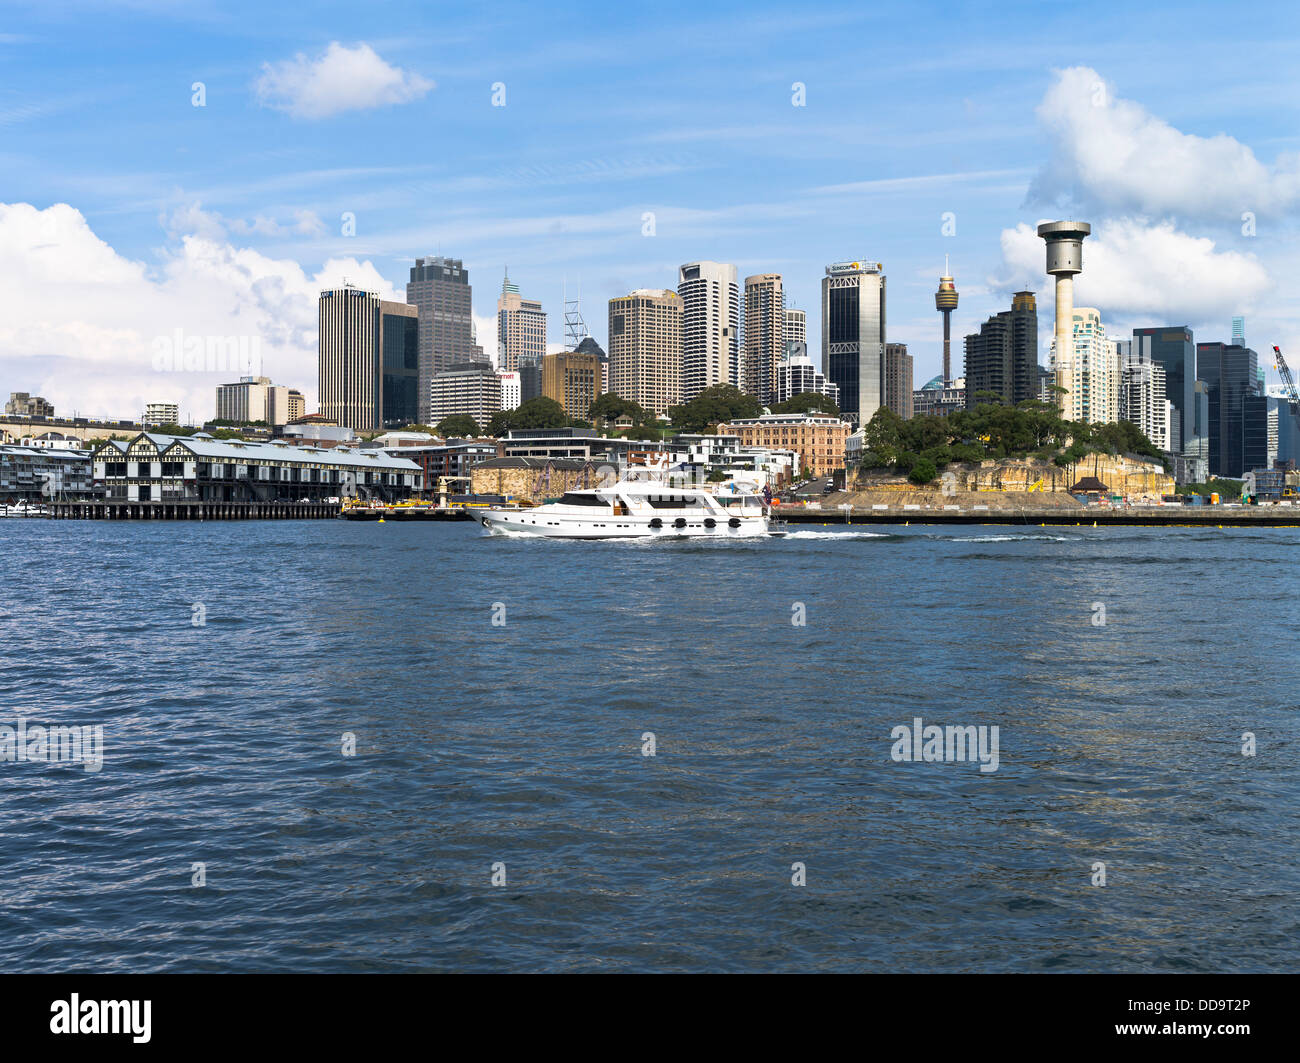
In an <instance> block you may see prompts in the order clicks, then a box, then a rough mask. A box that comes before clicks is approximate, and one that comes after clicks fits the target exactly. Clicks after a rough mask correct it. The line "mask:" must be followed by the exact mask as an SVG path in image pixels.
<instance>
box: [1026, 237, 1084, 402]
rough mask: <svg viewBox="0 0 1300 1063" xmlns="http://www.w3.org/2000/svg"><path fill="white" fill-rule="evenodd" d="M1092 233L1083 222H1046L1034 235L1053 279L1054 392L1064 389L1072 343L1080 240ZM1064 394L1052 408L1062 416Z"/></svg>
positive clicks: (1079, 267)
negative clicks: (1043, 247)
mask: <svg viewBox="0 0 1300 1063" xmlns="http://www.w3.org/2000/svg"><path fill="white" fill-rule="evenodd" d="M1091 232H1092V226H1091V225H1089V224H1088V223H1087V222H1086V221H1046V222H1043V224H1042V225H1040V226H1039V227H1038V235H1039V236H1041V237H1042V238H1043V239H1044V240H1045V241H1046V242H1047V272H1048V273H1049V274H1051V275H1052V276H1053V277H1055V278H1056V374H1055V377H1054V379H1055V381H1056V386H1057V387H1058V388H1064V387H1065V386H1066V385H1065V373H1064V371H1063V370H1062V368H1061V367H1062V365H1063V364H1064V361H1065V359H1067V358H1069V357H1070V349H1071V346H1072V345H1073V343H1074V329H1073V318H1074V275H1075V274H1076V273H1082V272H1083V239H1084V237H1085V236H1087V235H1088V234H1089V233H1091ZM1065 394H1066V393H1065V392H1064V391H1058V392H1057V393H1056V406H1057V409H1059V410H1060V411H1061V413H1062V415H1064V414H1065V409H1066V406H1065Z"/></svg>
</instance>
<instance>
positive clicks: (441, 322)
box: [406, 255, 482, 424]
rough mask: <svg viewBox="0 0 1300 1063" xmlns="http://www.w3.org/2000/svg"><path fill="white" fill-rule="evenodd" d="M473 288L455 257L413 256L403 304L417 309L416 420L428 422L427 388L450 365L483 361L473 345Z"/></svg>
mask: <svg viewBox="0 0 1300 1063" xmlns="http://www.w3.org/2000/svg"><path fill="white" fill-rule="evenodd" d="M472 297H473V290H472V289H471V287H470V283H469V270H467V269H466V268H465V265H464V263H463V262H461V260H460V259H458V258H444V257H443V256H442V255H430V256H427V257H425V258H417V259H416V260H415V265H414V266H412V267H411V276H410V280H409V281H408V282H407V285H406V301H407V303H409V304H410V305H412V306H414V307H415V308H416V310H417V318H418V324H417V328H418V333H417V335H418V354H417V369H416V371H417V384H416V396H417V403H418V407H419V408H418V409H417V411H416V414H417V416H416V418H415V419H416V420H417V421H419V422H420V423H425V424H427V423H428V419H429V408H428V402H429V385H430V383H431V381H432V380H433V374H434V373H436V372H439V371H440V370H442V369H444V368H446V367H447V366H449V365H453V364H456V365H459V364H462V363H465V362H474V361H481V360H482V348H480V347H478V345H477V344H476V343H475V342H474V313H473V306H472Z"/></svg>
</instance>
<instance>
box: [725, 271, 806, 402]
mask: <svg viewBox="0 0 1300 1063" xmlns="http://www.w3.org/2000/svg"><path fill="white" fill-rule="evenodd" d="M785 325H786V308H785V289H784V284H783V281H782V279H781V274H779V273H757V274H755V275H754V276H752V277H746V278H745V345H744V356H743V357H742V359H741V367H742V368H741V373H742V376H741V378H740V379H738V380H737V381H736V386H737V387H739V388H740V390H742V391H744V392H745V393H746V394H748V395H753V396H754V397H755V398H756V399H758V401H759V402H761V403H762V404H763V405H764V406H770V405H771V404H772V403H773V402H774V401H775V396H776V389H777V371H778V368H779V366H780V364H781V360H782V359H783V358H784V357H785V356H786V332H785ZM805 342H806V328H805Z"/></svg>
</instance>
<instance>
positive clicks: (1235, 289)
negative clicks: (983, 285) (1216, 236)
mask: <svg viewBox="0 0 1300 1063" xmlns="http://www.w3.org/2000/svg"><path fill="white" fill-rule="evenodd" d="M1035 228H1036V227H1034V226H1029V225H1025V224H1020V225H1017V226H1016V227H1015V228H1014V229H1004V230H1003V231H1002V257H1003V260H1004V263H1005V265H1004V270H1003V273H1002V275H1001V276H1000V277H999V278H997V280H996V283H997V285H998V286H999V287H1002V288H1004V289H1012V288H1018V287H1027V288H1030V289H1037V290H1038V291H1040V292H1043V291H1046V293H1047V295H1046V298H1044V299H1042V300H1041V301H1040V310H1041V309H1046V311H1047V315H1048V318H1049V319H1050V316H1051V299H1052V294H1051V288H1050V287H1048V285H1049V284H1050V278H1048V277H1047V275H1046V257H1047V256H1046V251H1045V249H1044V244H1043V241H1042V240H1041V239H1040V238H1039V237H1038V235H1037V233H1036V232H1035ZM1074 283H1075V289H1074V291H1075V295H1074V301H1075V304H1076V305H1078V306H1092V307H1097V308H1098V309H1099V310H1100V311H1101V314H1102V320H1103V321H1107V322H1108V323H1111V324H1114V323H1117V318H1118V317H1120V316H1127V317H1142V318H1158V319H1160V320H1161V321H1163V322H1164V323H1167V324H1182V323H1189V322H1203V321H1211V320H1218V321H1220V322H1223V323H1226V322H1227V321H1228V319H1229V318H1230V317H1231V316H1232V315H1234V314H1243V313H1250V311H1251V310H1252V309H1253V308H1254V307H1256V306H1258V305H1259V304H1260V302H1261V300H1262V299H1263V297H1264V296H1265V295H1266V294H1267V292H1268V291H1269V288H1270V287H1271V282H1270V280H1269V275H1268V271H1267V270H1266V269H1265V268H1264V267H1263V266H1262V265H1261V264H1260V262H1259V261H1258V260H1257V259H1256V258H1255V256H1254V255H1247V254H1243V253H1241V252H1239V251H1218V250H1216V249H1215V245H1214V241H1213V240H1209V239H1206V238H1204V237H1195V236H1189V235H1187V234H1186V233H1183V232H1179V231H1178V230H1177V229H1176V228H1175V227H1174V224H1173V222H1170V221H1164V222H1159V223H1157V224H1151V223H1149V222H1146V221H1144V220H1142V219H1136V218H1119V219H1115V220H1110V221H1104V222H1101V223H1100V224H1098V225H1096V226H1094V228H1093V235H1092V236H1090V237H1089V238H1088V239H1087V240H1086V241H1085V242H1084V245H1083V272H1082V273H1081V274H1079V276H1078V277H1076V278H1075V282H1074Z"/></svg>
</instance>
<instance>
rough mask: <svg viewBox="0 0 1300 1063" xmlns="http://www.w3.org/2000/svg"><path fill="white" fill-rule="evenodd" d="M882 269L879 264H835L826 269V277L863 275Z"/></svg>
mask: <svg viewBox="0 0 1300 1063" xmlns="http://www.w3.org/2000/svg"><path fill="white" fill-rule="evenodd" d="M881 268H882V266H881V264H880V263H879V262H865V261H864V262H833V263H832V264H831V265H829V266H827V267H826V275H827V276H828V277H834V276H837V275H838V274H841V273H862V272H864V271H876V272H879V271H880V269H881Z"/></svg>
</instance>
